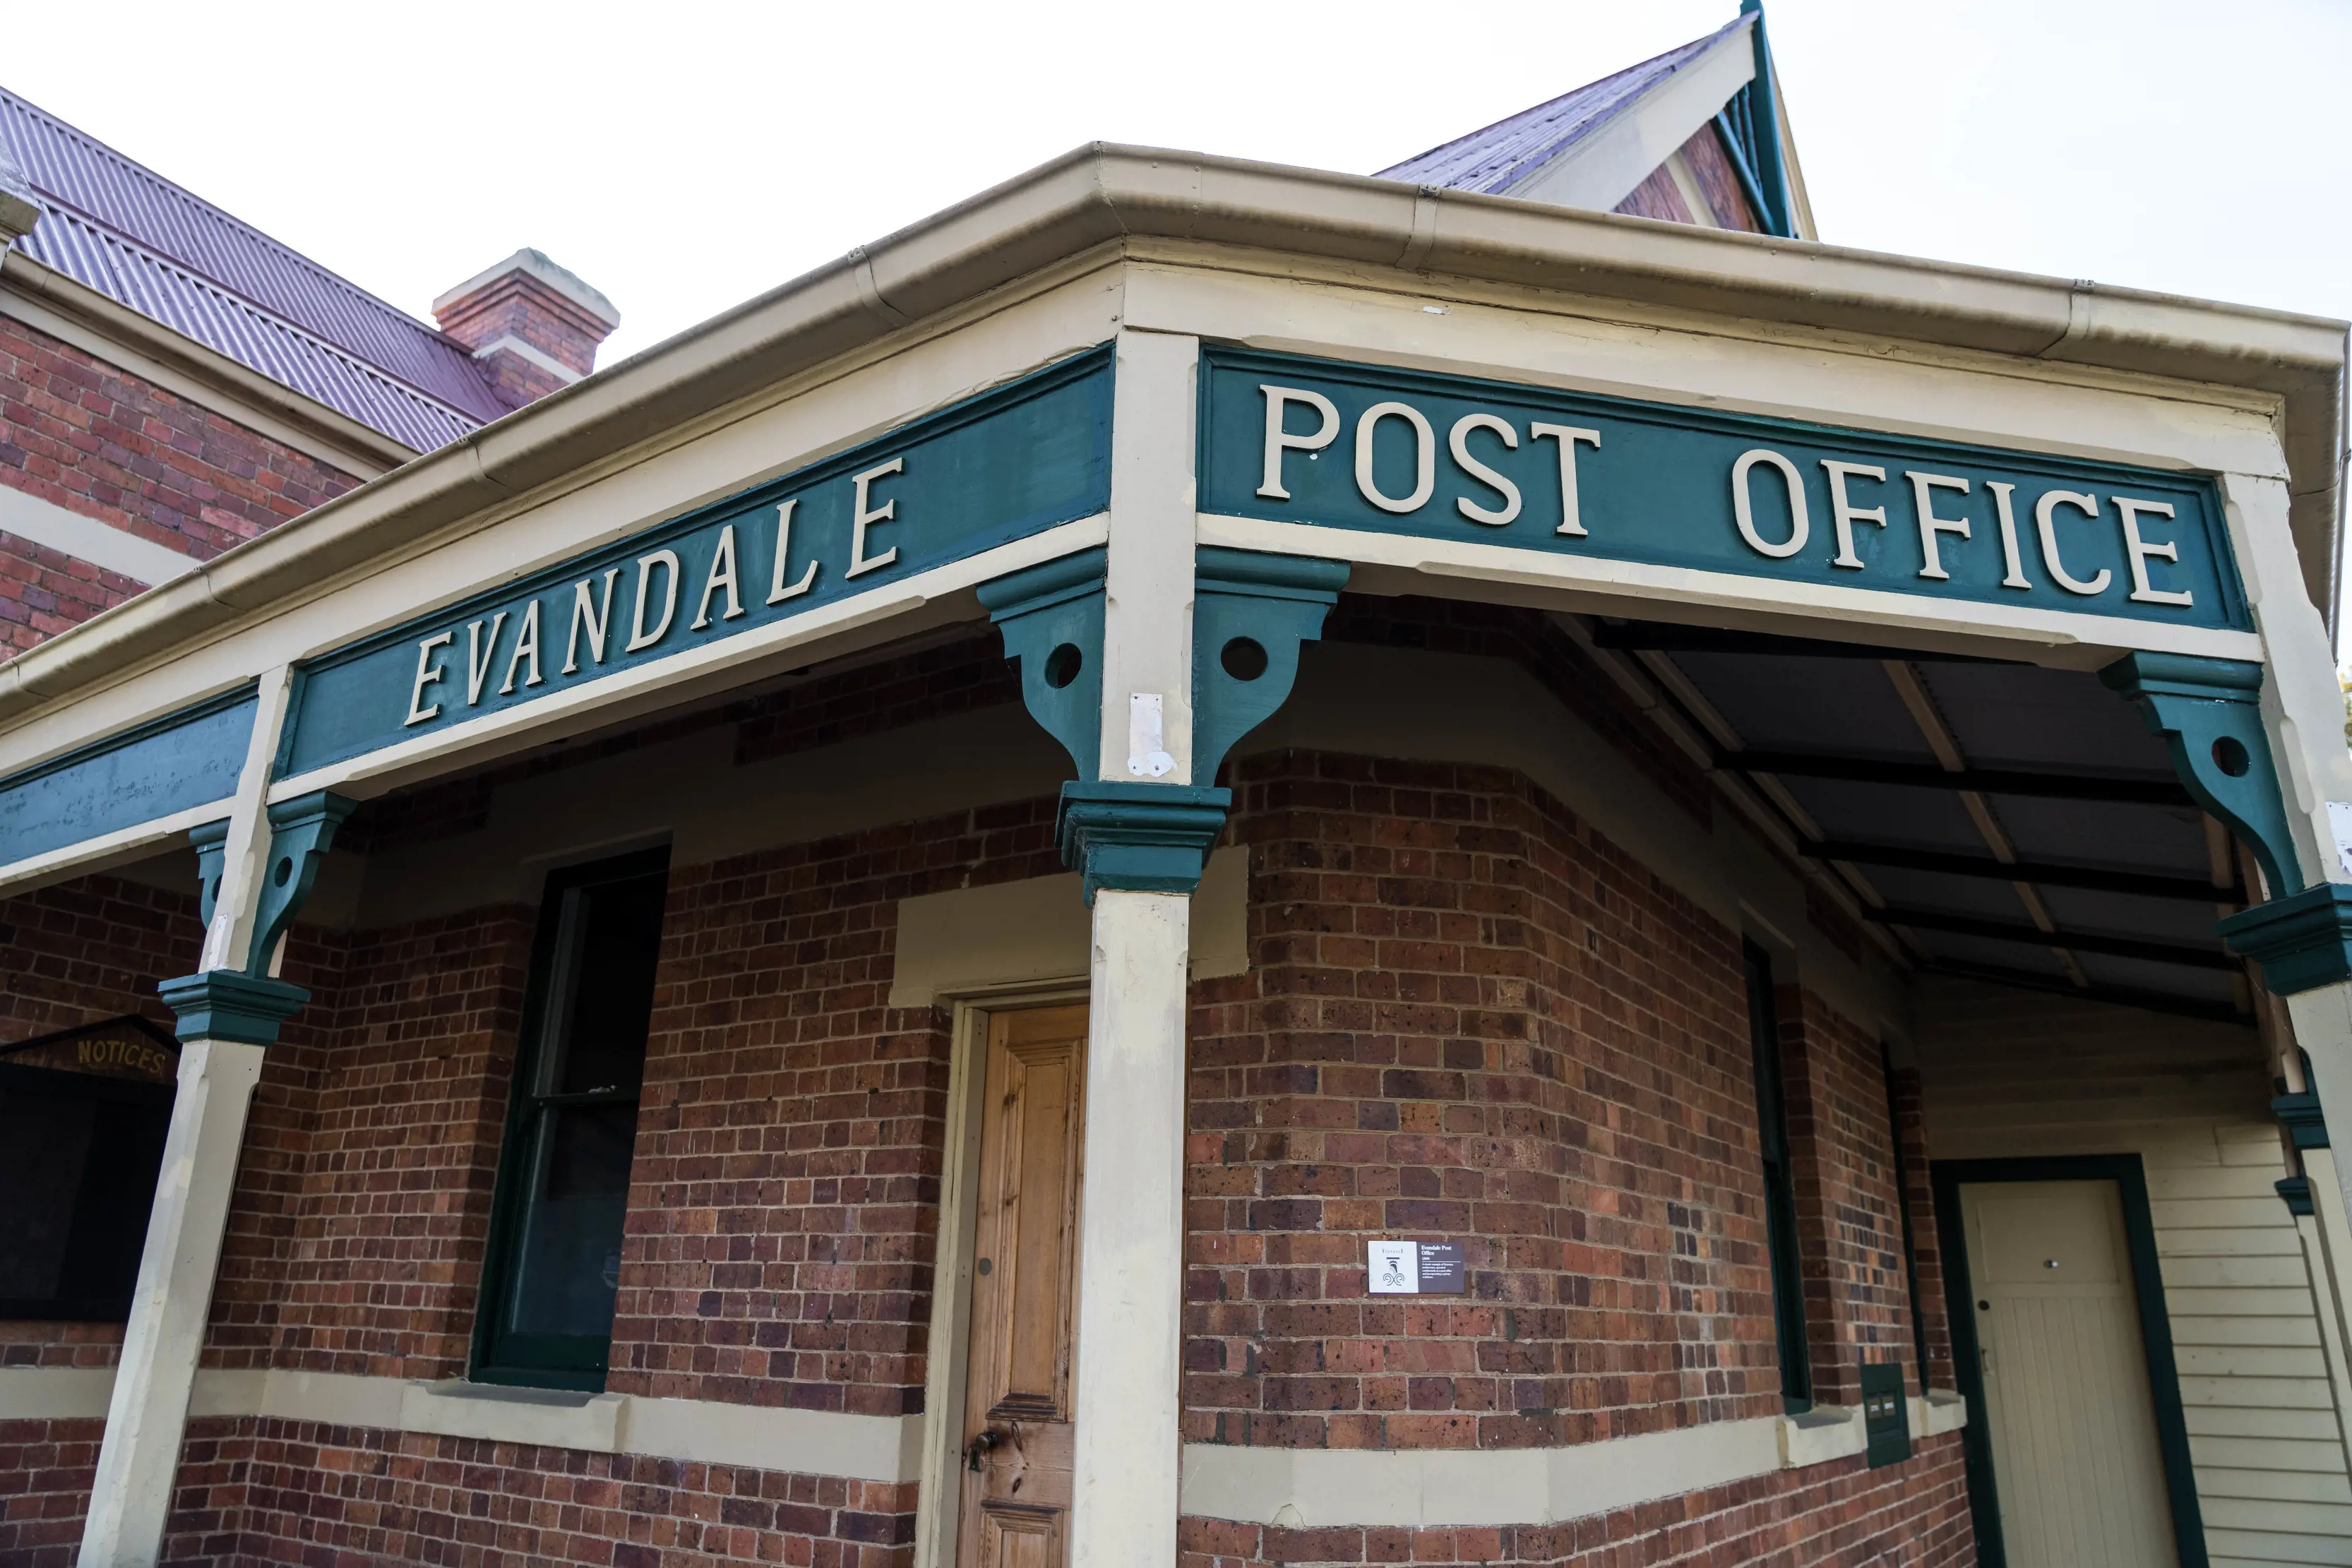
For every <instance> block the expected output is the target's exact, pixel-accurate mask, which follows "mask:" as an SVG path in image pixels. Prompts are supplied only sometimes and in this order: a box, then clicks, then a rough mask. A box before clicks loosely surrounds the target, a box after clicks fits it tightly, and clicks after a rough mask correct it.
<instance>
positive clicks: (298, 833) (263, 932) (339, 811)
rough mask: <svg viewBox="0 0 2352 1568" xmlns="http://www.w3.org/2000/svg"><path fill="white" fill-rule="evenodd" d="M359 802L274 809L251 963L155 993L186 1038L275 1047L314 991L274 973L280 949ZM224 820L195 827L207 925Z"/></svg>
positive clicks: (329, 799) (299, 803)
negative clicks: (280, 1031) (287, 1023)
mask: <svg viewBox="0 0 2352 1568" xmlns="http://www.w3.org/2000/svg"><path fill="white" fill-rule="evenodd" d="M356 805H357V802H355V801H352V800H345V799H344V798H343V797H342V796H341V795H331V794H329V793H327V792H326V791H325V790H320V791H317V792H316V793H313V794H309V795H300V796H297V797H296V798H295V799H293V800H281V801H279V802H278V804H277V805H275V806H272V807H270V808H269V811H268V815H269V859H268V863H267V865H266V866H265V868H264V870H263V873H262V878H261V890H260V894H259V897H258V898H257V902H256V907H255V909H254V917H253V938H252V941H251V943H250V944H249V945H248V946H247V948H246V955H245V964H244V967H241V968H235V969H206V970H205V971H204V972H203V973H201V974H195V975H184V976H182V977H179V978H178V979H175V980H165V981H163V983H162V985H161V986H159V987H158V988H157V989H158V990H159V992H160V993H161V994H162V996H163V1002H164V1005H165V1006H167V1007H169V1008H170V1009H172V1010H173V1013H175V1014H177V1015H178V1017H179V1020H180V1025H179V1036H180V1038H181V1039H182V1040H236V1041H239V1042H241V1043H243V1044H247V1045H271V1044H275V1043H276V1042H277V1040H278V1025H280V1024H282V1023H284V1022H285V1021H286V1020H287V1019H289V1018H291V1017H293V1016H294V1014H295V1013H296V1012H297V1011H299V1010H300V1009H301V1007H302V1004H303V1003H305V1002H307V1001H309V1000H310V992H308V991H306V990H304V989H303V988H301V987H299V986H297V985H291V984H289V983H288V982H286V981H284V980H280V979H278V978H276V977H273V976H272V975H271V974H270V973H269V967H270V964H271V962H272V961H273V960H274V959H275V958H276V957H277V956H278V943H279V941H280V940H281V939H282V938H283V937H284V936H285V935H286V931H287V928H288V927H289V926H290V925H293V924H294V917H295V915H299V913H301V909H302V905H303V904H306V903H308V902H309V900H310V891H311V889H312V888H313V887H315V886H317V885H318V881H319V867H320V863H321V862H324V861H325V860H326V858H327V851H328V849H329V847H330V846H331V845H332V843H333V842H334V838H335V830H336V829H337V828H338V827H340V826H341V824H342V821H343V819H344V818H346V817H348V816H350V815H351V814H352V810H354V809H355V808H356ZM228 830H229V824H228V823H227V821H218V822H206V823H205V824H204V825H203V826H201V827H197V828H193V829H191V830H189V832H188V839H189V841H190V842H191V843H193V844H194V846H195V850H196V876H197V881H198V883H199V887H198V893H197V901H196V907H197V913H198V915H200V916H201V917H202V918H203V920H204V923H205V926H206V927H207V928H209V927H210V926H211V925H212V923H213V915H214V914H215V911H216V910H217V909H218V908H219V904H220V887H221V874H222V873H223V871H224V870H225V869H226V862H227V858H228Z"/></svg>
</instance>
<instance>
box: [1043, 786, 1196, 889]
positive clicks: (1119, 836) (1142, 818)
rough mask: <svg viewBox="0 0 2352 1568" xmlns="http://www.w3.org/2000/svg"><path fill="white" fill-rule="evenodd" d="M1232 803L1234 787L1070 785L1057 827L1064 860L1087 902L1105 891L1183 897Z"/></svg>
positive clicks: (1066, 791)
mask: <svg viewBox="0 0 2352 1568" xmlns="http://www.w3.org/2000/svg"><path fill="white" fill-rule="evenodd" d="M1233 803H1234V792H1233V791H1232V790H1230V789H1208V788H1204V787H1203V786H1202V785H1198V784H1132V783H1128V782H1126V781H1124V780H1120V779H1099V780H1094V781H1087V780H1084V779H1080V780H1074V781H1073V782H1071V783H1068V784H1065V785H1063V786H1062V809H1061V814H1060V818H1059V821H1057V822H1056V823H1055V836H1056V837H1057V838H1058V840H1059V841H1060V843H1061V847H1062V863H1063V864H1064V865H1066V866H1070V867H1073V868H1075V869H1076V870H1077V871H1078V872H1079V873H1081V876H1082V878H1083V886H1084V890H1085V894H1086V901H1087V903H1088V904H1092V903H1094V901H1095V893H1096V891H1097V889H1099V888H1106V887H1108V888H1113V889H1117V890H1119V891H1122V892H1128V893H1181V894H1187V895H1189V894H1191V893H1192V891H1193V889H1195V888H1197V887H1199V886H1200V885H1201V873H1202V870H1204V869H1205V868H1206V867H1207V865H1208V863H1209V849H1210V847H1211V846H1212V845H1213V844H1214V843H1215V842H1216V841H1217V836H1218V835H1219V834H1220V833H1223V831H1225V812H1226V810H1228V809H1229V808H1230V807H1231V806H1232V805H1233Z"/></svg>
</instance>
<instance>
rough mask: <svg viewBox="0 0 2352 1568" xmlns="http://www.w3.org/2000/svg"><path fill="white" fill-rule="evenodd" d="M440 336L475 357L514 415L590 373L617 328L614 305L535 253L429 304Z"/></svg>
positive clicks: (506, 262) (526, 252) (516, 258)
mask: <svg viewBox="0 0 2352 1568" xmlns="http://www.w3.org/2000/svg"><path fill="white" fill-rule="evenodd" d="M433 319H435V320H436V321H438V322H439V323H441V329H442V330H443V331H444V332H446V333H448V334H449V336H451V337H452V338H455V339H457V341H459V342H460V343H463V344H464V345H465V346H466V347H467V348H468V349H470V350H473V353H474V358H475V359H476V360H477V361H479V362H480V364H481V367H482V374H483V375H484V376H485V377H486V378H487V379H488V381H489V383H490V386H491V388H492V390H493V391H495V392H497V393H498V394H499V397H500V398H502V399H504V400H505V401H506V402H508V403H509V405H510V406H512V407H515V408H520V407H521V406H522V405H523V404H525V403H527V402H532V401H533V400H534V399H538V398H542V397H545V396H546V395H547V394H548V393H550V392H554V391H555V390H557V389H558V388H559V387H567V386H570V385H571V384H572V382H576V381H578V380H579V379H580V378H581V377H582V376H584V375H586V374H587V373H588V372H589V371H593V370H594V369H595V368H596V345H597V344H599V343H601V342H603V341H604V340H605V339H606V338H608V337H610V336H612V333H613V329H614V328H615V327H617V326H619V325H620V324H621V313H620V312H619V311H618V310H615V309H614V308H613V302H612V301H611V300H609V299H607V298H604V296H603V295H602V294H600V293H598V292H597V291H596V290H595V289H593V288H591V287H589V286H588V285H587V284H585V283H583V282H582V281H580V279H579V278H577V277H573V276H572V274H571V273H569V272H566V271H565V270H564V269H563V268H562V267H558V266H556V265H555V263H553V262H551V261H550V260H548V259H547V257H546V256H544V255H542V254H541V253H540V252H538V251H535V250H519V251H517V252H515V253H514V254H513V255H512V256H509V257H507V258H506V259H505V260H504V261H502V262H500V263H499V264H498V265H497V266H496V267H491V268H490V269H489V270H488V271H487V272H482V273H478V274H477V275H476V276H474V277H469V278H467V280H466V281H465V282H463V283H461V284H459V285H457V287H455V288H452V289H451V290H449V292H448V293H446V294H444V295H443V296H441V298H438V299H436V300H435V301H434V302H433Z"/></svg>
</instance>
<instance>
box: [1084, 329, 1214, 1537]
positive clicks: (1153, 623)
mask: <svg viewBox="0 0 2352 1568" xmlns="http://www.w3.org/2000/svg"><path fill="white" fill-rule="evenodd" d="M1199 358H1200V344H1199V342H1198V340H1194V339H1192V338H1187V337H1178V336H1172V335H1163V334H1159V333H1150V332H1122V333H1120V334H1119V340H1118V380H1117V383H1116V394H1115V395H1116V399H1117V401H1116V404H1115V406H1116V408H1117V415H1116V419H1117V423H1116V424H1115V425H1114V427H1113V432H1112V437H1111V515H1110V549H1109V559H1108V570H1107V572H1106V603H1105V620H1104V628H1103V694H1102V700H1103V725H1102V762H1101V777H1102V778H1103V779H1107V780H1111V781H1115V782H1118V783H1127V784H1133V783H1152V782H1156V783H1164V784H1185V783H1189V782H1192V533H1193V520H1192V517H1193V500H1192V494H1193V492H1192V484H1193V476H1192V451H1193V437H1192V425H1193V410H1194V407H1195V402H1194V374H1195V367H1196V365H1197V364H1198V362H1199ZM1138 695H1143V696H1147V697H1148V696H1157V697H1158V698H1159V702H1158V704H1157V707H1158V711H1159V716H1160V732H1159V734H1158V736H1157V737H1153V736H1151V735H1150V734H1149V733H1147V729H1148V725H1147V722H1146V718H1145V716H1143V715H1142V714H1141V713H1139V710H1140V709H1142V708H1144V707H1145V706H1147V705H1144V704H1139V703H1138V702H1136V701H1135V700H1134V699H1135V698H1136V697H1137V696H1138ZM1155 738H1156V739H1157V741H1158V745H1157V746H1156V747H1154V746H1152V745H1150V742H1151V741H1152V740H1154V739H1155ZM1152 750H1158V751H1160V752H1162V753H1164V763H1165V768H1164V770H1163V771H1161V772H1160V773H1158V774H1154V773H1153V772H1151V771H1150V768H1151V766H1152V759H1151V758H1150V756H1149V753H1150V751H1152ZM1191 925H1192V899H1191V897H1190V895H1189V894H1181V893H1165V892H1132V891H1128V890H1124V889H1119V888H1116V887H1105V888H1102V889H1100V890H1099V891H1097V893H1096V894H1095V899H1094V950H1093V956H1092V960H1091V963H1090V967H1089V996H1088V1005H1089V1013H1088V1020H1087V1127H1086V1200H1085V1208H1084V1212H1083V1213H1082V1215H1081V1216H1080V1220H1079V1236H1080V1239H1079V1253H1078V1257H1079V1264H1078V1275H1079V1285H1078V1350H1077V1374H1076V1400H1075V1403H1076V1425H1077V1432H1076V1448H1077V1451H1076V1462H1075V1466H1074V1472H1073V1475H1072V1478H1071V1479H1072V1495H1071V1509H1070V1563H1071V1568H1173V1564H1174V1563H1175V1561H1176V1508H1177V1483H1178V1466H1179V1465H1180V1463H1181V1458H1182V1448H1181V1442H1180V1440H1179V1439H1180V1436H1181V1434H1180V1431H1179V1426H1178V1420H1179V1410H1178V1382H1179V1372H1180V1364H1181V1343H1180V1336H1181V1316H1180V1314H1181V1310H1182V1305H1183V1295H1184V1288H1183V1287H1184V1208H1183V1174H1184V1011H1185V980H1186V971H1185V966H1186V960H1187V954H1188V948H1189V945H1190V935H1191Z"/></svg>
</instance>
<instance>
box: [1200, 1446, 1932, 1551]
mask: <svg viewBox="0 0 2352 1568" xmlns="http://www.w3.org/2000/svg"><path fill="white" fill-rule="evenodd" d="M1975 1562H1976V1542H1975V1536H1974V1534H1973V1532H1972V1531H1971V1529H1970V1527H1969V1499H1968V1478H1967V1473H1966V1470H1965V1469H1964V1468H1963V1464H1962V1460H1961V1458H1960V1439H1959V1437H1958V1434H1957V1433H1955V1434H1948V1435H1946V1436H1944V1437H1930V1438H1928V1439H1927V1440H1926V1441H1924V1442H1920V1443H1918V1444H1916V1445H1915V1446H1914V1447H1913V1449H1912V1457H1911V1458H1909V1459H1908V1460H1906V1462H1904V1463H1903V1464H1900V1465H1895V1466H1889V1467H1887V1468H1885V1469H1876V1470H1873V1469H1866V1468H1865V1467H1864V1462H1863V1460H1862V1459H1861V1458H1851V1459H1841V1460H1837V1461H1835V1462H1834V1463H1831V1464H1826V1465H1815V1466H1810V1467H1808V1468H1806V1469H1801V1470H1781V1471H1780V1472H1778V1473H1776V1474H1773V1475H1769V1476H1758V1477H1756V1478H1754V1479H1749V1480H1744V1481H1735V1482H1733V1483H1731V1484H1730V1485H1728V1486H1721V1487H1715V1488H1712V1489H1710V1490H1706V1491H1697V1492H1689V1493H1686V1494H1685V1495H1683V1496H1681V1497H1675V1498H1667V1499H1665V1500H1662V1501H1658V1502H1649V1503H1643V1504H1640V1505H1638V1506H1636V1507H1633V1508H1622V1509H1618V1510H1615V1511H1612V1512H1609V1513H1596V1514H1591V1515H1588V1516H1586V1517H1585V1518H1582V1519H1576V1520H1568V1521H1562V1522H1559V1523H1556V1524H1521V1525H1504V1526H1500V1527H1495V1528H1486V1529H1425V1530H1413V1529H1403V1528H1370V1529H1358V1528H1352V1527H1343V1528H1334V1529H1320V1530H1318V1529H1298V1530H1285V1529H1279V1528H1276V1527H1273V1526H1260V1525H1255V1524H1238V1523H1234V1522H1232V1521H1226V1520H1214V1519H1186V1520H1184V1521H1181V1525H1180V1526H1179V1533H1178V1538H1177V1563H1178V1568H1271V1565H1273V1564H1276V1563H1284V1564H1288V1563H1302V1564H1304V1563H1412V1564H1414V1565H1415V1568H1439V1565H1455V1568H1470V1565H1472V1564H1479V1565H1482V1568H1483V1565H1486V1564H1500V1563H1528V1564H1542V1565H1543V1568H1570V1565H1573V1568H1633V1564H1642V1565H1643V1568H1667V1565H1671V1564H1681V1565H1685V1568H1734V1565H1735V1564H1741V1563H1772V1564H1780V1563H1790V1564H1795V1563H1802V1564H1805V1565H1806V1568H1968V1565H1969V1564H1973V1563H1975Z"/></svg>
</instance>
